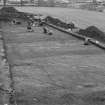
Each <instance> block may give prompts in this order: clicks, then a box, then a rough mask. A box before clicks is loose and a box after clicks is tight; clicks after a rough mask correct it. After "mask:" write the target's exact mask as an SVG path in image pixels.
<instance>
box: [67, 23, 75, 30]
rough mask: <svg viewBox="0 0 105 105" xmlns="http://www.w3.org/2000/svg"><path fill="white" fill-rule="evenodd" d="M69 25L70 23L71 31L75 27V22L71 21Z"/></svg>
mask: <svg viewBox="0 0 105 105" xmlns="http://www.w3.org/2000/svg"><path fill="white" fill-rule="evenodd" d="M67 25H68V29H69V30H71V31H72V30H73V29H74V28H75V24H74V23H73V22H71V23H69V24H67Z"/></svg>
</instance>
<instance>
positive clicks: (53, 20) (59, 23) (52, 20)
mask: <svg viewBox="0 0 105 105" xmlns="http://www.w3.org/2000/svg"><path fill="white" fill-rule="evenodd" d="M45 21H46V22H48V23H51V24H53V25H56V26H59V27H61V28H64V29H69V28H70V29H74V28H76V27H75V25H74V24H73V23H72V22H71V23H65V22H63V21H61V20H60V19H58V18H53V17H51V16H47V17H46V18H45Z"/></svg>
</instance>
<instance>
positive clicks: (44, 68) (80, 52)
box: [2, 23, 105, 105]
mask: <svg viewBox="0 0 105 105" xmlns="http://www.w3.org/2000/svg"><path fill="white" fill-rule="evenodd" d="M2 26H3V27H2V29H3V30H4V35H5V40H6V43H7V46H8V55H9V58H10V60H11V63H12V64H15V67H14V70H13V73H14V78H15V87H16V91H17V102H18V104H19V105H35V104H37V105H49V104H50V105H65V104H66V105H104V104H105V101H104V86H105V82H104V81H105V70H104V68H105V59H104V58H105V54H104V51H103V50H100V49H99V48H97V47H95V46H93V45H90V46H84V45H83V41H80V40H78V39H76V38H73V37H72V36H68V35H66V34H64V33H61V32H59V31H57V30H53V32H54V35H52V36H48V35H45V34H43V31H42V28H40V27H34V31H35V32H32V33H28V32H26V24H22V25H21V26H15V25H11V24H6V23H5V24H2ZM97 91H100V92H99V93H97ZM90 96H91V98H90ZM97 99H98V100H97Z"/></svg>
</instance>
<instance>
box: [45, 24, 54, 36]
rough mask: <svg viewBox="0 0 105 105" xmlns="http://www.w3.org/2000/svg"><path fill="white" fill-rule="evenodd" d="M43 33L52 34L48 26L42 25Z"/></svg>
mask: <svg viewBox="0 0 105 105" xmlns="http://www.w3.org/2000/svg"><path fill="white" fill-rule="evenodd" d="M43 33H44V34H47V35H52V34H53V31H52V30H50V29H49V28H48V27H46V26H44V27H43Z"/></svg>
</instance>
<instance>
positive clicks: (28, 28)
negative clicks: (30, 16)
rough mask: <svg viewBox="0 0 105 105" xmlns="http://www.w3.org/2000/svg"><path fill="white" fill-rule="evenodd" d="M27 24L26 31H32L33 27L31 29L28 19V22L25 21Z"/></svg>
mask: <svg viewBox="0 0 105 105" xmlns="http://www.w3.org/2000/svg"><path fill="white" fill-rule="evenodd" d="M27 24H28V25H27V31H28V32H32V31H33V29H32V26H31V22H30V21H28V23H27Z"/></svg>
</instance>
